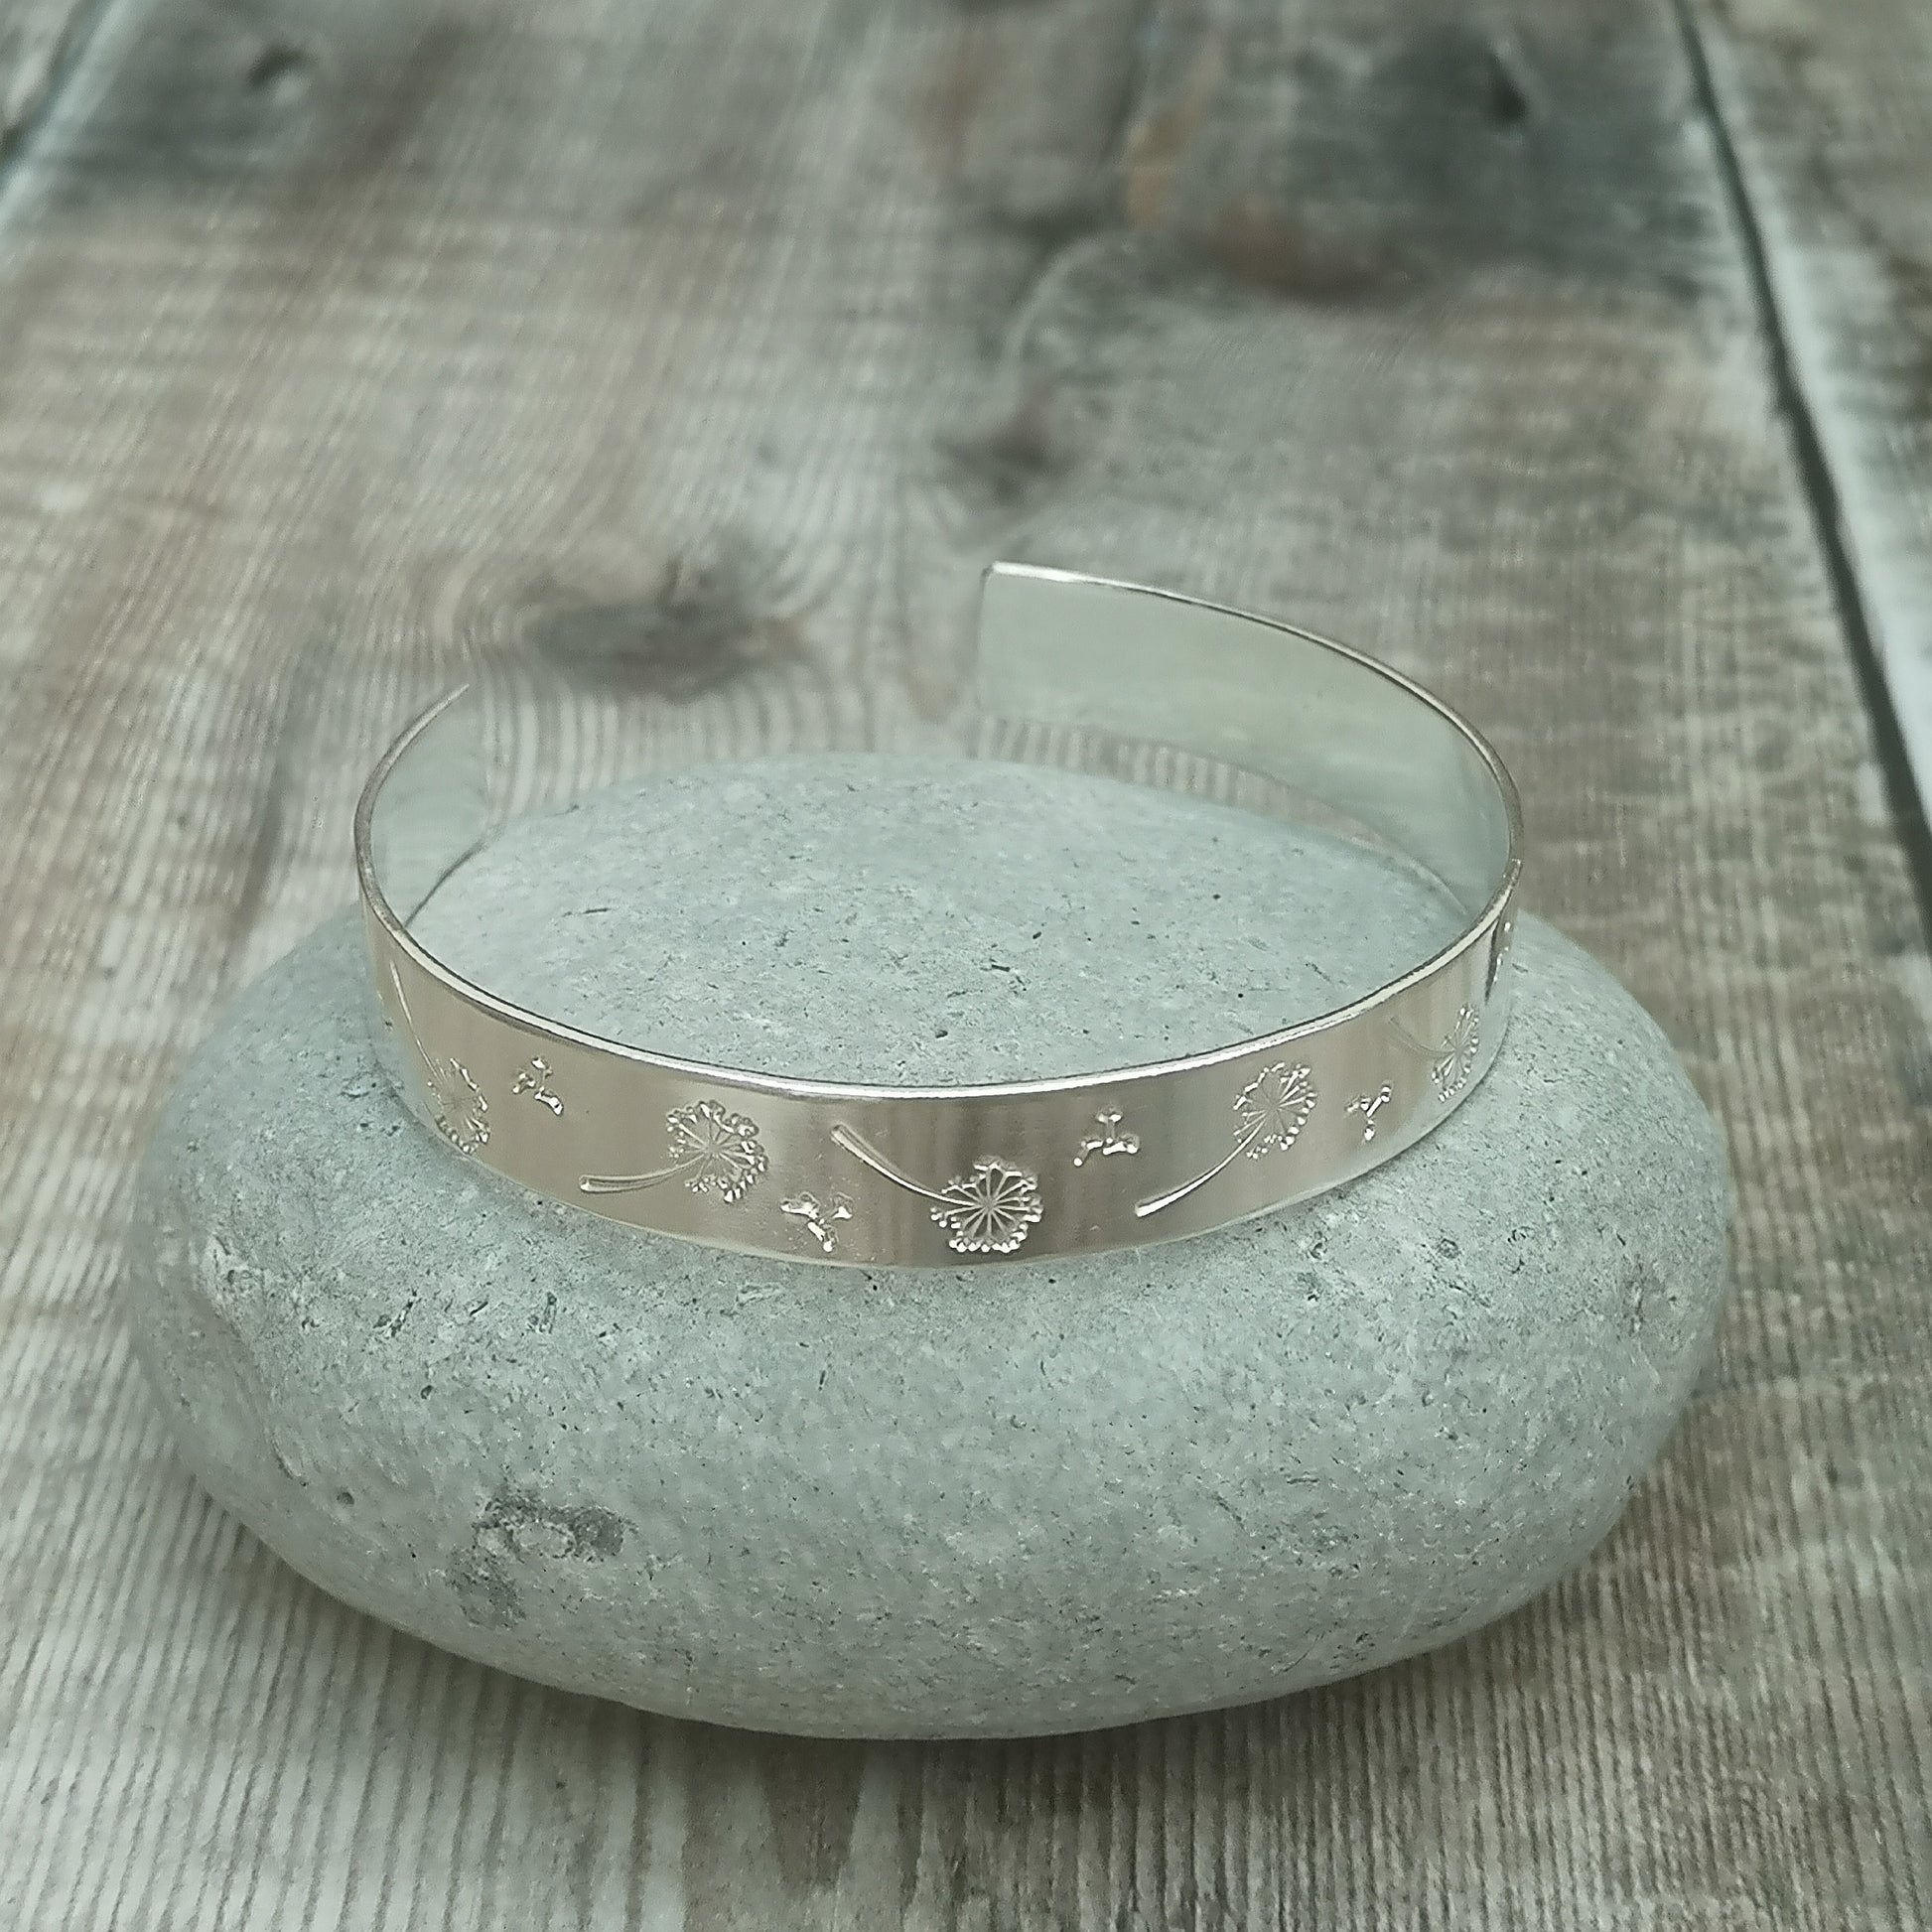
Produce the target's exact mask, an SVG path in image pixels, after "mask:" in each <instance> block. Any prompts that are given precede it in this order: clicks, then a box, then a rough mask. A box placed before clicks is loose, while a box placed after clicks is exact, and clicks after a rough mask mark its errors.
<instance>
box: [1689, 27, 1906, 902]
mask: <svg viewBox="0 0 1932 1932" xmlns="http://www.w3.org/2000/svg"><path fill="white" fill-rule="evenodd" d="M1687 18H1688V19H1689V21H1690V22H1691V23H1692V27H1693V31H1694V33H1695V34H1696V36H1697V38H1698V40H1699V41H1700V42H1701V44H1702V45H1703V47H1704V48H1705V50H1706V51H1707V55H1708V59H1709V64H1710V68H1711V72H1712V77H1713V81H1714V86H1715V91H1716V95H1717V99H1718V104H1719V113H1720V115H1721V117H1722V122H1723V125H1724V127H1725V130H1726V132H1727V134H1728V137H1729V140H1730V142H1731V144H1732V146H1733V147H1734V149H1735V153H1736V160H1737V167H1738V171H1739V174H1740V177H1741V181H1742V187H1743V191H1744V195H1745V197H1746V200H1747V204H1748V209H1749V217H1750V219H1751V220H1752V222H1753V223H1754V224H1755V226H1756V227H1757V229H1758V230H1759V232H1760V235H1761V237H1762V244H1763V253H1764V258H1765V262H1766V266H1767V273H1768V281H1769V288H1770V299H1771V302H1772V304H1773V307H1774V311H1775V316H1776V326H1777V327H1778V329H1779V331H1780V332H1781V334H1782V336H1783V337H1784V340H1785V342H1786V345H1787V347H1788V354H1789V359H1790V362H1791V366H1792V370H1793V373H1794V377H1795V381H1796V384H1797V386H1798V388H1799V390H1800V392H1801V402H1800V404H1799V407H1800V408H1801V409H1802V411H1803V412H1804V415H1805V418H1806V422H1807V426H1808V428H1809V429H1810V430H1811V432H1812V434H1813V436H1814V437H1815V441H1816V445H1817V463H1818V467H1819V470H1820V472H1821V474H1822V479H1823V486H1824V488H1825V489H1826V490H1827V491H1828V492H1829V495H1830V498H1831V503H1832V514H1833V520H1834V524H1835V527H1836V530H1837V532H1838V534H1839V536H1840V539H1841V541H1842V543H1843V545H1844V548H1845V550H1846V552H1847V554H1848V558H1849V562H1850V565H1851V568H1852V570H1853V572H1854V573H1855V574H1856V580H1857V599H1858V605H1859V615H1860V617H1861V619H1862V621H1863V626H1864V627H1865V628H1866V629H1867V630H1868V631H1869V634H1870V638H1871V641H1872V644H1873V645H1874V646H1875V651H1876V655H1877V657H1878V660H1879V664H1880V667H1881V669H1882V673H1883V676H1884V679H1885V681H1886V683H1887V684H1888V686H1889V688H1890V693H1891V699H1892V704H1893V707H1894V710H1895V712H1896V716H1897V721H1898V726H1899V729H1900V734H1901V736H1902V739H1903V749H1904V752H1905V754H1906V756H1907V758H1908V759H1909V761H1910V766H1911V769H1912V771H1913V773H1914V774H1915V777H1916V781H1917V788H1918V792H1919V796H1920V798H1921V800H1922V801H1923V800H1932V167H1929V166H1928V162H1927V156H1928V155H1932V12H1928V11H1927V9H1926V8H1924V7H1923V6H1920V5H1918V4H1916V0H1861V3H1860V4H1859V5H1857V6H1852V7H1829V8H1821V9H1816V10H1814V9H1812V8H1809V7H1800V6H1794V5H1792V4H1790V0H1695V4H1694V6H1693V7H1692V10H1691V11H1690V12H1689V13H1688V15H1687ZM1921 810H1923V805H1922V806H1921ZM1921 837H1922V835H1921ZM1929 859H1932V849H1928V848H1924V847H1922V848H1921V854H1920V863H1921V866H1925V865H1926V864H1927V862H1928V860H1929Z"/></svg>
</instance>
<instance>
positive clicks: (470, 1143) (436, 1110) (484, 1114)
mask: <svg viewBox="0 0 1932 1932" xmlns="http://www.w3.org/2000/svg"><path fill="white" fill-rule="evenodd" d="M389 984H390V986H391V987H393V988H394V989H395V995H396V1008H397V1011H398V1012H399V1013H400V1014H401V1015H402V1024H403V1031H404V1032H405V1033H407V1034H408V1035H409V1043H410V1045H411V1046H413V1047H414V1048H415V1049H416V1059H417V1063H418V1064H419V1066H420V1067H421V1069H422V1074H423V1084H424V1085H425V1086H426V1087H427V1088H428V1089H429V1101H430V1118H431V1119H432V1120H434V1121H435V1123H436V1130H437V1132H438V1133H439V1134H441V1135H442V1136H443V1138H444V1139H445V1140H446V1141H448V1142H449V1144H450V1145H451V1146H452V1147H453V1148H455V1149H456V1151H457V1152H458V1153H459V1154H476V1153H478V1152H480V1151H481V1150H482V1149H483V1148H484V1147H486V1146H487V1145H488V1143H489V1102H488V1101H487V1100H485V1099H484V1098H483V1089H482V1088H481V1087H480V1086H478V1084H477V1083H476V1081H475V1080H473V1079H472V1078H471V1077H470V1069H469V1068H468V1067H467V1066H465V1065H464V1064H463V1062H462V1061H461V1060H459V1059H453V1058H451V1057H450V1055H448V1054H447V1053H432V1052H431V1051H430V1050H429V1048H428V1047H427V1046H425V1045H424V1044H423V1037H422V1035H420V1034H419V1033H418V1032H417V1031H416V1021H415V1017H414V1015H412V1014H411V1013H410V1011H409V996H408V995H407V994H406V993H404V992H403V990H402V975H401V974H400V973H399V972H397V970H396V968H395V965H394V963H393V962H391V964H390V967H389Z"/></svg>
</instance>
